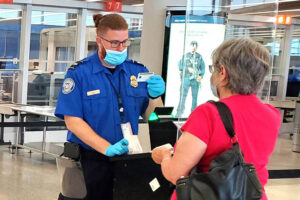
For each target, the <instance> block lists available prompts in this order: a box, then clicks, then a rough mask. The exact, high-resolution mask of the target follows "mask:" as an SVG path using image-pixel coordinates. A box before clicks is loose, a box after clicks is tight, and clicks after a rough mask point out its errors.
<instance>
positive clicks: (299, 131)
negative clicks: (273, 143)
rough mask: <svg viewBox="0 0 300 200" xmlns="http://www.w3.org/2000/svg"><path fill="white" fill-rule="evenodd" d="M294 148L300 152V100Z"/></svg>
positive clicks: (296, 117)
mask: <svg viewBox="0 0 300 200" xmlns="http://www.w3.org/2000/svg"><path fill="white" fill-rule="evenodd" d="M292 150H293V151H294V152H298V153H300V100H298V101H297V102H296V110H295V117H294V134H293V145H292Z"/></svg>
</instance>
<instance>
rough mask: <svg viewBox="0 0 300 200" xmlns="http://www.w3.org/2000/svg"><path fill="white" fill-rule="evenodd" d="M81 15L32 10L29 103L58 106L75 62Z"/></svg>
mask: <svg viewBox="0 0 300 200" xmlns="http://www.w3.org/2000/svg"><path fill="white" fill-rule="evenodd" d="M76 25H77V14H70V13H60V12H45V11H32V25H31V43H30V62H29V77H28V96H27V102H28V104H33V105H51V106H55V105H56V100H57V95H58V91H59V88H60V85H61V83H62V80H63V78H64V74H65V71H66V70H67V68H68V67H69V66H70V65H71V64H73V63H74V61H75V49H76V28H77V27H76Z"/></svg>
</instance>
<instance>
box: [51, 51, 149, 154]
mask: <svg viewBox="0 0 300 200" xmlns="http://www.w3.org/2000/svg"><path fill="white" fill-rule="evenodd" d="M140 72H148V70H147V68H146V67H144V66H143V65H141V64H137V63H134V62H133V61H132V60H129V59H127V60H126V61H125V62H124V63H122V64H121V65H118V66H117V67H116V70H115V72H114V73H113V74H112V73H111V72H110V71H109V70H108V69H107V68H106V67H104V66H103V65H102V63H101V61H100V59H99V57H98V52H97V51H96V52H95V53H94V54H93V55H91V56H89V57H87V58H85V59H84V60H83V61H82V63H81V64H79V65H78V66H76V67H75V68H74V69H69V70H68V72H67V74H66V76H65V80H64V82H63V84H62V87H61V90H60V92H59V95H58V100H57V105H56V110H55V115H56V116H57V117H59V118H61V119H64V115H68V116H74V117H79V118H81V119H83V120H84V121H85V122H87V123H88V124H89V126H90V127H91V128H92V129H93V130H94V131H95V132H96V133H97V134H98V135H99V136H101V137H103V138H104V139H106V140H107V141H109V142H110V143H111V144H114V143H116V142H118V141H119V140H121V139H122V138H123V135H122V131H121V127H120V124H121V123H123V122H130V124H131V127H132V131H133V134H138V120H139V116H140V115H142V114H143V113H144V112H145V110H146V108H147V107H148V104H149V97H148V91H147V85H146V82H139V83H138V82H136V77H137V76H138V73H140ZM109 79H110V80H109ZM113 87H114V88H113ZM117 92H118V93H119V94H120V96H121V99H122V103H123V108H124V119H123V122H122V121H121V117H120V112H119V103H118V94H117ZM67 140H68V141H70V142H75V143H78V144H80V145H82V146H83V147H85V148H88V149H91V147H89V146H88V145H86V144H84V143H83V142H82V141H81V140H80V139H79V138H77V137H76V136H75V134H73V133H72V132H70V131H68V136H67Z"/></svg>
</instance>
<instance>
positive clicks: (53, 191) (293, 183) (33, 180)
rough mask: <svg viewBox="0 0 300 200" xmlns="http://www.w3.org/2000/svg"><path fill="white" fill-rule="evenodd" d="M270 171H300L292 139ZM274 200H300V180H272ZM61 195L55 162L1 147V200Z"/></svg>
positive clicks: (283, 143) (284, 139) (280, 146)
mask: <svg viewBox="0 0 300 200" xmlns="http://www.w3.org/2000/svg"><path fill="white" fill-rule="evenodd" d="M268 168H269V169H300V153H294V152H292V151H291V138H290V137H289V135H287V134H285V135H280V136H279V139H278V141H277V144H276V148H275V150H274V153H273V154H272V156H271V158H270V164H269V165H268ZM265 189H266V192H267V195H268V198H269V199H271V200H282V199H284V200H296V199H300V178H291V179H270V180H269V182H268V184H267V186H266V187H265ZM59 192H60V185H59V177H58V174H57V170H56V163H55V159H54V158H52V157H47V156H44V158H43V157H42V155H41V154H40V153H31V154H30V153H28V151H27V150H20V151H19V153H18V154H11V153H10V152H9V150H8V148H7V147H0V199H1V200H20V199H22V200H55V199H57V197H58V193H59Z"/></svg>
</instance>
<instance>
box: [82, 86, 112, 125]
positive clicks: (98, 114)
mask: <svg viewBox="0 0 300 200" xmlns="http://www.w3.org/2000/svg"><path fill="white" fill-rule="evenodd" d="M93 91H96V90H90V91H85V94H83V105H84V118H85V119H86V120H87V122H88V123H89V124H91V123H92V122H96V123H97V122H99V121H101V119H103V118H104V117H105V113H107V112H108V110H107V109H108V108H109V105H108V103H109V101H108V96H107V95H106V93H105V92H104V91H103V92H102V91H101V90H100V93H98V94H90V95H88V93H89V92H93ZM96 93H97V92H96Z"/></svg>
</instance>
